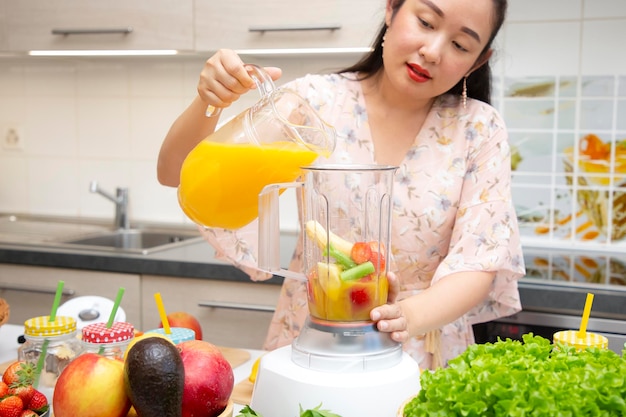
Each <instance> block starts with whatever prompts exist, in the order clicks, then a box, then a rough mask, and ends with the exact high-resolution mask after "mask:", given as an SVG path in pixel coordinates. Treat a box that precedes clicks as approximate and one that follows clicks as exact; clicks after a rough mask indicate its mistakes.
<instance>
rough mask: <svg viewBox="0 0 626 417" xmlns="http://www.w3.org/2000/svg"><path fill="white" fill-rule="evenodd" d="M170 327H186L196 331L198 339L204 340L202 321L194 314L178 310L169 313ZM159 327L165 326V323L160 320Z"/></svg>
mask: <svg viewBox="0 0 626 417" xmlns="http://www.w3.org/2000/svg"><path fill="white" fill-rule="evenodd" d="M167 321H168V323H169V324H170V327H184V328H185V329H191V330H193V331H194V332H196V340H202V327H201V326H200V322H199V321H198V319H197V318H195V317H194V316H193V315H191V314H189V313H186V312H184V311H176V312H174V313H170V314H168V315H167ZM159 328H163V323H162V322H159Z"/></svg>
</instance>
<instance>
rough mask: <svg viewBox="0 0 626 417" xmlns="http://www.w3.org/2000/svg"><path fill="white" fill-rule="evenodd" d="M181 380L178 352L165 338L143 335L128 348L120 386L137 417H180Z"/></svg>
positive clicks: (180, 364)
mask: <svg viewBox="0 0 626 417" xmlns="http://www.w3.org/2000/svg"><path fill="white" fill-rule="evenodd" d="M184 383H185V369H184V365H183V361H182V358H181V355H180V351H179V350H178V348H177V347H176V346H175V345H174V344H173V343H171V342H170V341H169V340H165V339H163V338H160V337H147V338H145V339H142V340H140V341H138V342H137V343H135V344H134V345H133V346H132V347H130V349H129V351H128V354H127V355H126V361H125V362H124V386H125V388H126V393H127V395H128V397H129V398H130V401H131V403H132V405H133V407H134V408H135V410H136V411H137V414H139V415H140V416H141V417H162V416H168V417H181V416H182V402H183V390H184ZM55 412H56V408H55Z"/></svg>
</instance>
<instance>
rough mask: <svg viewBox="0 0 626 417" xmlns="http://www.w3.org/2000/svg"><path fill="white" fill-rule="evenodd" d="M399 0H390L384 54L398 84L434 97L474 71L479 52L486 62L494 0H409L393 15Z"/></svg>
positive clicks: (389, 75)
mask: <svg viewBox="0 0 626 417" xmlns="http://www.w3.org/2000/svg"><path fill="white" fill-rule="evenodd" d="M394 1H395V0H388V6H387V12H386V23H387V25H388V29H387V34H386V36H385V46H384V50H383V59H384V64H385V73H386V77H387V78H388V79H389V80H390V82H391V83H392V84H393V85H394V87H395V88H397V89H399V90H400V91H407V92H409V93H411V95H414V97H415V98H423V99H431V98H433V97H436V96H439V95H440V94H443V93H445V92H446V91H448V90H449V89H450V88H452V87H453V86H454V85H455V84H456V83H457V82H459V80H460V79H461V78H463V77H464V76H465V75H467V74H469V73H470V72H471V70H472V69H474V68H475V64H477V59H478V58H479V57H480V58H481V61H480V63H483V62H484V60H483V59H484V58H485V57H481V52H482V51H483V49H484V48H485V45H486V44H487V42H488V41H489V38H490V37H491V31H492V23H491V22H492V15H493V12H494V10H493V7H494V6H493V0H471V1H468V0H406V1H405V2H404V4H403V5H402V6H401V7H400V8H399V9H398V10H397V12H396V14H395V15H393V11H392V9H391V7H390V6H389V2H394ZM488 56H489V54H487V55H486V58H488Z"/></svg>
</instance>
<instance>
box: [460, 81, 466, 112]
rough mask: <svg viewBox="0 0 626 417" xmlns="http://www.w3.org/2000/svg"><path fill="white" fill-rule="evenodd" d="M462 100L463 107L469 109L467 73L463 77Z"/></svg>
mask: <svg viewBox="0 0 626 417" xmlns="http://www.w3.org/2000/svg"><path fill="white" fill-rule="evenodd" d="M461 102H462V103H463V109H467V75H466V76H465V77H463V92H462V93H461Z"/></svg>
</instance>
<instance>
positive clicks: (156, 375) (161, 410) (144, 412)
mask: <svg viewBox="0 0 626 417" xmlns="http://www.w3.org/2000/svg"><path fill="white" fill-rule="evenodd" d="M124 384H125V389H126V394H127V395H128V397H129V398H130V402H131V403H132V404H133V407H134V408H135V411H137V414H138V415H139V416H140V417H166V416H167V417H181V416H182V403H183V388H184V384H185V370H184V367H183V361H182V359H181V356H180V351H179V350H178V348H176V346H175V345H174V344H173V343H171V342H170V341H169V340H166V339H163V338H160V337H148V338H145V339H142V340H140V341H138V342H137V343H135V344H134V345H132V346H131V347H130V349H129V351H128V352H127V356H126V361H125V362H124Z"/></svg>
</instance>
